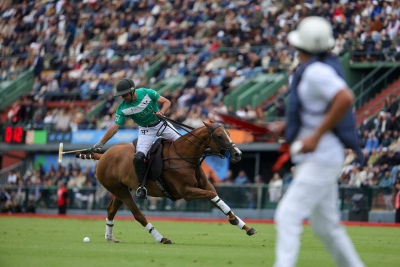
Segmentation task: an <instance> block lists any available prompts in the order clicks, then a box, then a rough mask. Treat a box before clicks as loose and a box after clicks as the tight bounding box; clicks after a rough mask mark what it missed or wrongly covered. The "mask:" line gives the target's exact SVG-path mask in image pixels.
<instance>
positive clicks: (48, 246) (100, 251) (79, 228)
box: [0, 216, 400, 267]
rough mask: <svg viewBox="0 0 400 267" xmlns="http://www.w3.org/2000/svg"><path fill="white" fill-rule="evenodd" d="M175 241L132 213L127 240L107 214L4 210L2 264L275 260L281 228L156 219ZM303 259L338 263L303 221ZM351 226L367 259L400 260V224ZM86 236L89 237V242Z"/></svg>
mask: <svg viewBox="0 0 400 267" xmlns="http://www.w3.org/2000/svg"><path fill="white" fill-rule="evenodd" d="M152 223H153V225H154V226H155V227H156V228H157V229H158V231H159V232H160V233H161V234H163V235H164V236H166V237H168V238H170V239H171V240H172V242H173V243H174V244H173V245H161V244H159V243H157V242H156V241H155V240H154V239H153V237H152V236H151V235H150V234H149V233H147V232H146V231H145V230H144V228H143V227H141V226H140V225H139V223H137V222H136V221H134V220H126V219H125V220H118V216H117V217H116V220H115V227H114V235H115V237H117V238H119V239H120V240H121V243H118V244H114V243H108V242H106V241H105V240H104V230H105V220H104V219H70V218H65V219H63V218H61V219H60V218H37V217H35V218H29V217H13V216H1V217H0V226H1V234H0V237H1V243H0V266H1V267H35V266H38V267H41V266H44V267H47V266H55V267H67V266H68V267H69V266H79V267H80V266H85V267H86V266H93V267H100V266H107V267H112V266H116V267H119V266H138V267H141V266H146V267H153V266H154V267H155V266H157V267H158V266H160V267H162V266H171V267H183V266H185V267H186V266H207V267H208V266H210V267H220V266H272V264H273V260H274V242H275V229H274V226H273V225H272V224H250V225H251V226H253V227H255V228H256V229H257V230H258V233H257V234H256V235H254V236H251V237H249V236H247V235H246V234H245V232H244V231H241V230H239V229H238V228H237V227H236V226H231V225H230V224H229V223H228V222H226V223H220V222H173V221H159V220H155V221H152ZM304 229H305V230H304V234H303V237H302V250H301V253H300V258H299V264H298V266H300V267H313V266H318V267H327V266H334V264H333V261H332V260H331V259H330V257H329V255H328V254H327V252H326V251H325V250H324V247H323V246H322V245H321V243H320V242H319V241H318V240H317V239H316V238H315V237H314V236H313V234H312V232H311V229H310V228H309V226H305V228H304ZM347 231H348V233H349V234H350V236H351V238H352V239H353V241H354V244H355V245H356V247H357V250H358V251H359V253H360V255H361V257H362V259H363V261H364V262H365V264H366V265H367V266H385V267H392V266H393V267H395V266H399V259H400V256H399V248H400V228H399V227H365V226H351V227H347ZM85 236H88V237H90V239H91V242H90V243H83V238H84V237H85Z"/></svg>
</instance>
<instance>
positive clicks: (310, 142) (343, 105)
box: [301, 87, 354, 153]
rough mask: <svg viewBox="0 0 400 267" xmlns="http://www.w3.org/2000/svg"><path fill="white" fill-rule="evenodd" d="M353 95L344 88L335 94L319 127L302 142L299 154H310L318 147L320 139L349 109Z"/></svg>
mask: <svg viewBox="0 0 400 267" xmlns="http://www.w3.org/2000/svg"><path fill="white" fill-rule="evenodd" d="M353 100H354V95H353V93H352V92H351V91H350V90H349V89H348V88H347V87H346V88H343V89H342V90H339V91H338V92H337V94H336V95H335V96H334V97H333V100H332V102H331V105H330V106H329V109H328V111H327V113H326V115H325V117H324V119H323V121H322V123H321V124H320V126H319V127H318V128H317V129H316V130H315V131H314V133H313V134H312V135H311V136H309V137H306V138H304V139H303V140H302V142H303V148H302V149H301V152H303V153H304V152H312V151H314V150H315V148H316V147H317V145H318V142H319V140H320V139H321V137H322V136H323V135H324V134H325V133H327V132H329V131H330V130H332V129H333V128H334V127H335V126H336V125H337V124H338V123H339V121H340V120H341V119H342V118H343V117H344V115H345V114H346V112H347V111H348V110H349V108H350V107H351V104H352V103H353Z"/></svg>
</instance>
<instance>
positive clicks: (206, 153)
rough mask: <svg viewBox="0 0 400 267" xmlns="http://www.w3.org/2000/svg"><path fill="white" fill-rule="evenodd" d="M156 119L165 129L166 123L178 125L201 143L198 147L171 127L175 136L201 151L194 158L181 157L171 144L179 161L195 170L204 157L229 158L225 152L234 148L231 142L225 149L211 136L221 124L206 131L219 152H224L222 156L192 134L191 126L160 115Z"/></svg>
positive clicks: (173, 144)
mask: <svg viewBox="0 0 400 267" xmlns="http://www.w3.org/2000/svg"><path fill="white" fill-rule="evenodd" d="M157 117H158V118H159V119H160V120H162V121H164V124H165V126H166V127H169V126H168V122H170V123H172V124H175V125H179V126H181V127H182V129H183V130H184V131H186V132H187V133H189V134H190V135H191V136H193V137H195V138H196V139H197V140H199V141H201V142H202V145H198V144H196V143H194V142H193V141H192V140H190V139H188V138H187V137H186V136H185V135H182V134H181V133H179V132H178V131H177V130H176V129H174V128H173V127H171V128H172V129H173V130H174V131H175V132H176V133H177V134H179V136H181V137H183V138H184V139H185V140H186V141H188V142H190V143H191V144H193V145H194V146H197V147H198V148H200V149H202V150H203V153H202V154H201V155H200V156H196V157H184V156H182V155H181V154H180V153H179V152H178V151H177V149H176V146H175V142H172V148H173V149H174V152H175V153H176V154H177V155H178V156H179V157H180V158H179V159H183V160H185V161H186V162H188V163H190V164H193V165H195V166H194V167H195V168H197V167H198V166H200V165H201V163H202V162H203V161H204V159H205V158H206V157H208V156H211V155H217V156H219V157H221V158H225V157H229V155H227V154H226V151H227V150H228V149H231V148H232V147H234V146H235V144H234V143H233V142H231V144H230V146H228V147H225V146H224V145H223V144H221V143H220V142H219V141H218V139H217V138H215V137H214V135H213V132H214V130H215V129H217V128H219V127H222V125H221V124H218V125H217V126H216V127H213V128H212V129H211V130H210V129H208V131H209V133H210V137H211V138H212V139H213V140H214V142H215V143H216V144H217V145H218V146H219V147H220V149H221V150H220V151H222V150H224V151H225V154H222V153H221V152H218V151H215V149H213V148H212V147H211V145H210V143H209V142H208V143H207V142H206V141H205V140H203V139H201V138H200V137H198V136H197V135H195V134H193V133H192V131H193V130H195V128H193V127H191V126H189V125H186V124H184V123H181V122H178V121H175V120H173V119H170V118H168V117H165V116H162V115H157ZM188 129H189V130H188ZM203 144H204V145H206V147H204V146H203ZM171 159H173V158H169V160H171ZM190 159H198V160H199V161H198V162H192V161H190ZM179 167H180V168H187V167H185V166H179ZM192 167H193V166H192Z"/></svg>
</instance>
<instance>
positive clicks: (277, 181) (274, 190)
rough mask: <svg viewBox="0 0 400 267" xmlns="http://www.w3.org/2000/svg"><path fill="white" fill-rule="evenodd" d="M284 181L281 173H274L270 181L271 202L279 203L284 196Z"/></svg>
mask: <svg viewBox="0 0 400 267" xmlns="http://www.w3.org/2000/svg"><path fill="white" fill-rule="evenodd" d="M282 188H283V181H282V179H281V176H280V175H279V173H277V172H276V173H274V174H273V176H272V179H271V180H270V181H269V183H268V194H269V202H271V203H277V202H279V200H280V199H281V196H282Z"/></svg>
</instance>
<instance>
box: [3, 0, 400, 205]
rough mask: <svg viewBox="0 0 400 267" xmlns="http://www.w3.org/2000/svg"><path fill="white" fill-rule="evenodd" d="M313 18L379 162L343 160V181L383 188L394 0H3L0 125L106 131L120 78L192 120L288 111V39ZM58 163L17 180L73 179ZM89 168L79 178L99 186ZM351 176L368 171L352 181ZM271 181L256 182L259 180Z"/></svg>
mask: <svg viewBox="0 0 400 267" xmlns="http://www.w3.org/2000/svg"><path fill="white" fill-rule="evenodd" d="M309 15H319V16H323V17H325V18H327V19H329V20H330V21H331V23H332V25H333V27H334V33H335V37H336V43H335V47H334V48H333V50H332V52H333V53H335V54H337V55H339V56H341V57H342V59H343V61H344V62H345V65H346V66H347V67H345V68H346V71H347V75H348V79H349V84H350V85H351V87H352V88H353V91H354V93H355V94H356V96H357V102H356V107H357V117H358V119H359V120H358V123H359V125H360V137H361V138H360V139H361V140H364V136H366V137H370V136H372V135H374V136H376V139H377V140H378V145H377V146H376V148H375V149H376V151H377V152H376V153H377V154H378V155H379V158H381V160H376V161H375V163H374V164H372V165H370V164H368V160H365V165H363V166H355V161H351V160H350V159H351V156H349V159H348V160H349V165H348V166H349V167H348V168H346V169H345V170H344V172H343V176H342V178H341V184H342V185H352V186H353V185H357V186H361V185H362V184H363V185H369V186H374V185H379V181H381V180H383V178H382V177H384V175H385V173H386V172H387V171H390V172H391V173H390V175H391V176H390V177H391V179H392V182H394V180H395V178H394V177H397V173H398V170H399V168H398V166H399V164H400V162H399V161H398V157H399V153H400V141H399V138H398V132H399V131H400V126H399V125H400V116H399V112H398V110H394V109H395V104H394V103H397V102H398V100H397V98H398V97H399V95H400V79H399V77H398V73H399V72H398V71H399V67H398V62H399V60H400V33H399V29H400V20H399V17H400V3H399V1H389V0H386V1H353V0H347V1H327V0H315V1H313V0H307V1H294V0H285V1H274V0H238V1H226V0H217V1H211V0H197V1H195V0H182V1H178V0H176V1H174V0H170V1H168V0H143V1H139V0H117V1H115V0H114V1H96V0H58V1H55V0H54V1H50V0H49V1H22V0H21V1H11V0H5V1H2V3H1V4H0V29H1V34H0V39H1V42H0V53H1V57H2V60H1V66H0V67H1V70H0V74H1V75H0V79H1V80H0V82H1V84H0V111H1V122H2V123H3V125H8V124H13V125H17V124H18V125H23V126H24V127H25V128H26V129H46V130H51V129H53V130H58V131H66V130H77V129H102V128H104V127H105V125H107V124H108V123H110V122H112V118H113V111H114V110H115V108H116V105H117V102H116V101H114V98H112V97H111V92H112V89H113V85H114V84H115V82H116V81H117V80H118V79H120V78H121V77H130V78H132V79H133V80H134V82H135V84H136V85H137V86H143V87H146V86H147V87H152V88H154V89H156V90H157V91H158V92H160V93H161V94H163V95H164V96H165V97H167V98H169V99H170V100H171V102H172V108H171V110H170V113H169V114H167V115H168V116H170V117H171V118H172V119H175V120H178V121H180V122H185V123H188V124H190V125H191V126H196V125H199V124H198V123H199V121H201V119H204V118H208V117H213V116H214V114H213V113H214V112H215V111H226V112H230V114H232V115H237V116H240V117H242V118H244V119H245V118H248V119H250V120H253V121H258V122H265V121H267V120H268V121H271V120H273V119H275V118H276V117H282V116H284V109H282V105H281V104H282V101H283V100H284V99H285V97H286V95H287V90H286V88H287V84H288V82H290V75H291V73H292V72H293V71H294V69H295V67H296V65H297V63H298V62H297V60H296V54H295V51H294V50H293V49H292V48H291V47H289V46H288V43H287V40H286V35H287V33H288V32H290V31H291V30H292V29H294V28H295V27H296V25H297V23H298V21H299V20H301V19H302V18H303V17H305V16H309ZM389 96H390V102H388V101H385V99H386V98H388V97H389ZM397 107H398V105H397ZM393 110H394V111H393ZM366 111H368V114H367V113H366ZM188 114H190V115H188ZM188 117H190V120H188ZM366 124H368V125H369V126H368V128H367V129H366V130H367V133H365V131H364V126H365V125H366ZM371 125H372V126H371ZM126 127H127V128H135V125H134V124H127V125H126ZM385 135H389V139H390V142H389V141H387V138H386V137H385V138H384V136H385ZM367 139H368V138H367ZM383 140H385V142H383ZM366 143H367V140H365V143H363V148H366ZM384 148H387V149H388V151H387V152H385V151H384ZM388 152H390V153H388ZM392 152H394V153H392ZM370 153H371V154H370ZM373 153H375V152H371V151H368V154H366V156H367V158H370V157H372V154H373ZM385 153H388V156H386V154H385ZM373 157H374V158H375V157H376V158H378V156H373ZM387 157H389V158H390V160H387V159H386V158H387ZM388 162H389V163H388ZM59 168H61V169H56V170H48V171H47V172H46V173H40V174H37V173H36V174H34V175H33V176H34V177H35V179H31V178H29V177H30V175H28V172H30V173H33V172H35V171H36V169H35V168H33V167H31V168H30V169H27V168H25V169H24V170H21V171H22V172H20V174H21V176H22V177H23V178H22V179H18V182H17V184H19V183H20V182H21V181H22V182H23V183H24V184H25V185H32V184H36V185H45V184H47V185H53V186H54V185H56V184H57V181H58V180H59V179H67V180H70V179H71V177H72V171H73V170H72V169H73V168H72V167H69V172H67V171H66V170H63V169H62V167H59ZM74 168H75V167H74ZM76 168H79V167H76ZM80 171H81V170H80ZM92 172H93V170H85V171H84V172H82V173H83V174H82V175H83V176H86V177H87V179H86V180H88V181H89V180H90V181H91V182H92V183H93V184H95V183H96V181H95V179H94V180H93V177H92V176H91V175H92ZM78 173H79V171H78ZM358 173H362V175H361V176H362V177H364V178H365V177H370V178H368V179H367V178H365V179H364V178H355V176H357V175H358ZM365 173H367V174H365ZM356 174H357V175H356ZM5 176H8V172H7V174H6V173H2V177H5ZM284 176H286V175H284ZM358 176H359V175H358ZM27 177H28V178H27ZM252 178H253V177H251V179H250V181H251V182H252V183H253V182H254V179H252ZM270 178H271V177H262V179H263V181H264V182H265V183H268V182H269V181H270ZM363 179H364V180H363ZM82 180H83V179H82ZM360 181H361V182H360ZM1 182H3V183H4V178H3V179H2V180H1ZM35 200H36V201H37V199H35ZM377 206H379V205H377ZM381 206H384V204H382V203H381V204H380V206H379V207H381Z"/></svg>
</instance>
